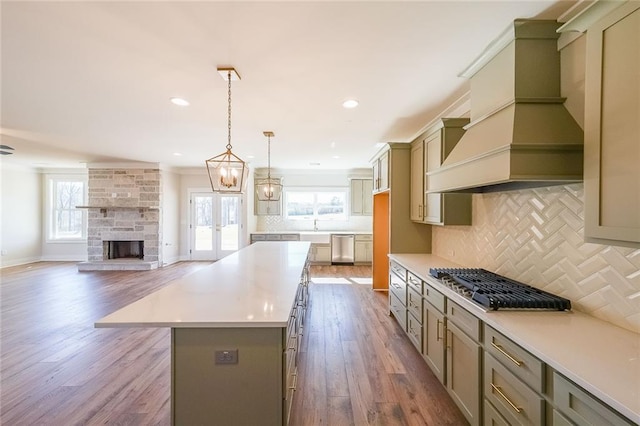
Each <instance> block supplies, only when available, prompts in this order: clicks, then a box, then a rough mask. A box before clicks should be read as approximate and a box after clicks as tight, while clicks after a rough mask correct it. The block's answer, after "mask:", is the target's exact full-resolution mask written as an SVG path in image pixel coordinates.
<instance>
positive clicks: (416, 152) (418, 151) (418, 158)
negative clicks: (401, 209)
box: [411, 140, 425, 222]
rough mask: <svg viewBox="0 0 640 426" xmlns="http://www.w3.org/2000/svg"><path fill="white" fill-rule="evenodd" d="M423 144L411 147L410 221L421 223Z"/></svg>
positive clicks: (422, 205)
mask: <svg viewBox="0 0 640 426" xmlns="http://www.w3.org/2000/svg"><path fill="white" fill-rule="evenodd" d="M424 195H425V194H424V143H423V141H422V140H419V141H416V142H414V143H413V144H412V146H411V220H413V221H414V222H422V220H423V217H424Z"/></svg>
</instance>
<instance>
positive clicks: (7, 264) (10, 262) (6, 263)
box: [0, 257, 42, 269]
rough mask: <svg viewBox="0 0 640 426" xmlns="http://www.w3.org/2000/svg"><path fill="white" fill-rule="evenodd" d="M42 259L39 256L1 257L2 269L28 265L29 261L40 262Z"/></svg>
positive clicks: (0, 264)
mask: <svg viewBox="0 0 640 426" xmlns="http://www.w3.org/2000/svg"><path fill="white" fill-rule="evenodd" d="M41 260H42V259H40V258H38V257H25V258H22V259H10V260H1V259H0V269H2V268H9V267H11V266H20V265H26V264H28V263H35V262H40V261H41Z"/></svg>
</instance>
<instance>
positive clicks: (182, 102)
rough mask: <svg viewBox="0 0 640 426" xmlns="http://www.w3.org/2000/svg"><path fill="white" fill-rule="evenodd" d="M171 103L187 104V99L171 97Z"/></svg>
mask: <svg viewBox="0 0 640 426" xmlns="http://www.w3.org/2000/svg"><path fill="white" fill-rule="evenodd" d="M171 103H173V104H174V105H178V106H189V101H187V100H186V99H182V98H171Z"/></svg>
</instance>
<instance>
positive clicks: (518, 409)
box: [491, 383, 522, 413]
mask: <svg viewBox="0 0 640 426" xmlns="http://www.w3.org/2000/svg"><path fill="white" fill-rule="evenodd" d="M491 387H492V388H493V390H495V391H496V392H498V394H499V395H500V396H501V397H502V398H503V399H504V400H505V401H507V402H508V403H509V405H510V406H511V408H513V409H514V410H515V412H516V413H521V412H522V408H520V407H518V406H517V405H516V404H514V403H513V402H511V400H510V399H509V398H507V396H506V395H505V394H503V393H502V391H501V390H500V388H499V387H498V386H496V385H494V384H493V383H491Z"/></svg>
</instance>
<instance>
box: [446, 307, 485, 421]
mask: <svg viewBox="0 0 640 426" xmlns="http://www.w3.org/2000/svg"><path fill="white" fill-rule="evenodd" d="M446 346H447V350H446V353H447V360H446V363H447V375H446V379H445V380H446V387H447V391H448V392H449V395H451V397H452V398H453V400H454V401H455V403H456V405H458V408H460V410H461V411H462V414H464V416H465V417H466V418H467V420H468V421H469V423H470V424H471V425H480V424H482V421H481V418H480V399H481V396H480V395H481V394H480V365H481V359H482V358H481V356H482V348H481V347H480V344H479V343H478V342H476V341H475V340H473V339H472V338H471V337H469V336H467V335H466V334H465V333H464V332H463V331H462V330H461V329H460V328H458V327H457V326H456V325H455V324H453V323H452V322H451V321H450V320H449V319H447V344H446Z"/></svg>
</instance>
